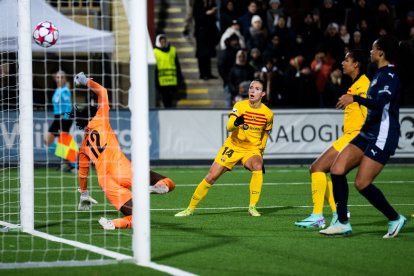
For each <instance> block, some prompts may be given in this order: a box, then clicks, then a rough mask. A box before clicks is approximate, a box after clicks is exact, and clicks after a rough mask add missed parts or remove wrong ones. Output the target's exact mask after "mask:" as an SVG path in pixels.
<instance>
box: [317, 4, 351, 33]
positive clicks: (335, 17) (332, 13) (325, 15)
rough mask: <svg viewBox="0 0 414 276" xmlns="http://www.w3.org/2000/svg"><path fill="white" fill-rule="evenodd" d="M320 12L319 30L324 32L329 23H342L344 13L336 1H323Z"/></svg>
mask: <svg viewBox="0 0 414 276" xmlns="http://www.w3.org/2000/svg"><path fill="white" fill-rule="evenodd" d="M320 12H321V29H322V30H325V29H326V28H327V27H328V25H329V24H330V23H331V22H335V23H337V24H338V23H340V22H344V19H345V11H344V9H343V7H342V6H340V5H339V3H338V2H337V1H335V2H334V1H333V0H323V4H322V7H321V9H320Z"/></svg>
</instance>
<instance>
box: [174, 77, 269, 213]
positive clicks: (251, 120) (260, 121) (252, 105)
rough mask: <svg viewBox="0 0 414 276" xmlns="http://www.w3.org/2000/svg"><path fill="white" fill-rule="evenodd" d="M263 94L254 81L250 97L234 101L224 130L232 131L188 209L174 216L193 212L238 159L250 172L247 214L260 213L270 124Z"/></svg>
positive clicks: (260, 87) (261, 82) (257, 80)
mask: <svg viewBox="0 0 414 276" xmlns="http://www.w3.org/2000/svg"><path fill="white" fill-rule="evenodd" d="M265 95H266V93H265V90H264V83H263V81H262V80H260V79H256V80H253V81H252V82H251V83H250V86H249V99H248V100H244V101H240V102H237V103H236V104H235V105H234V107H233V110H232V111H231V112H230V114H229V120H228V122H227V131H229V132H231V134H230V135H229V137H228V138H227V139H226V141H225V142H224V144H223V146H222V148H221V149H220V151H219V152H218V154H217V156H216V158H215V160H214V162H213V164H212V165H211V167H210V170H209V172H208V174H207V176H206V177H205V178H204V179H203V180H202V181H201V182H200V184H198V186H197V188H196V190H195V192H194V194H193V196H192V197H191V201H190V204H189V206H188V208H187V209H185V210H183V211H181V212H179V213H177V214H175V216H176V217H186V216H190V215H192V214H193V213H194V210H195V208H196V207H197V205H198V204H199V203H200V201H201V200H202V199H203V198H204V197H205V196H206V195H207V192H208V190H209V189H210V187H211V186H212V185H213V184H214V183H215V182H216V181H217V179H218V178H219V177H220V176H221V175H222V174H223V173H225V172H226V171H230V170H232V169H233V167H234V166H235V165H236V164H237V163H238V162H239V161H241V163H242V165H243V166H244V167H245V168H246V169H248V170H249V171H251V173H252V177H251V180H250V204H249V209H248V213H249V214H250V215H251V216H254V217H259V216H260V215H261V214H260V213H259V212H258V211H257V209H256V204H257V202H258V201H259V198H260V193H261V190H262V185H263V171H264V167H263V152H264V149H265V147H266V142H267V138H268V136H269V132H270V130H271V129H272V126H273V112H272V111H271V110H270V109H269V108H268V107H267V106H265V105H264V104H263V103H262V102H261V101H262V98H263V97H264V96H265Z"/></svg>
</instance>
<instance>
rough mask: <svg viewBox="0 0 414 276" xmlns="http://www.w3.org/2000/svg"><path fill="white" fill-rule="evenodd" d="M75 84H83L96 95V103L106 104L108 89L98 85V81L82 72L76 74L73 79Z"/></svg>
mask: <svg viewBox="0 0 414 276" xmlns="http://www.w3.org/2000/svg"><path fill="white" fill-rule="evenodd" d="M73 81H74V82H75V85H76V86H79V85H84V86H87V87H89V88H90V89H91V90H92V91H93V92H94V93H95V94H96V95H97V96H98V104H99V106H104V105H108V104H109V101H108V91H107V90H106V88H105V87H103V86H102V85H100V84H99V83H97V82H95V81H94V80H92V79H90V78H88V77H86V75H85V74H84V73H83V72H80V73H78V74H76V76H75V78H74V80H73Z"/></svg>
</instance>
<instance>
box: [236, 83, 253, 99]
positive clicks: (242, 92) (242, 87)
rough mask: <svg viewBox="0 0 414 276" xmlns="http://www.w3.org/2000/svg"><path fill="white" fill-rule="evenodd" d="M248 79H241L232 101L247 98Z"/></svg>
mask: <svg viewBox="0 0 414 276" xmlns="http://www.w3.org/2000/svg"><path fill="white" fill-rule="evenodd" d="M249 86H250V81H243V82H241V83H240V84H239V94H237V95H236V97H234V102H235V103H237V102H240V101H243V100H247V99H248V98H249Z"/></svg>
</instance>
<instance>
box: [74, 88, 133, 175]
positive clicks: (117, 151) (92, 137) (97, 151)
mask: <svg viewBox="0 0 414 276" xmlns="http://www.w3.org/2000/svg"><path fill="white" fill-rule="evenodd" d="M87 86H88V87H89V88H90V89H92V91H93V92H94V93H95V94H96V95H97V96H98V104H99V107H98V111H97V113H96V115H95V117H93V119H92V120H91V121H90V122H89V123H88V125H87V126H86V128H85V133H84V139H83V141H82V145H81V148H80V152H79V174H80V176H81V177H86V176H87V175H88V172H89V163H90V160H92V162H93V163H94V164H95V167H96V171H97V174H98V177H99V176H103V175H108V174H110V175H113V176H115V177H120V178H129V177H131V163H130V161H129V160H128V158H127V157H126V156H125V155H124V153H123V152H122V150H121V148H120V146H119V143H118V139H117V138H116V135H115V133H114V131H113V129H112V127H111V125H110V122H109V102H108V93H107V91H106V89H105V88H104V87H102V86H101V85H99V84H98V83H96V82H94V81H93V80H89V81H88V82H87Z"/></svg>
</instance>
